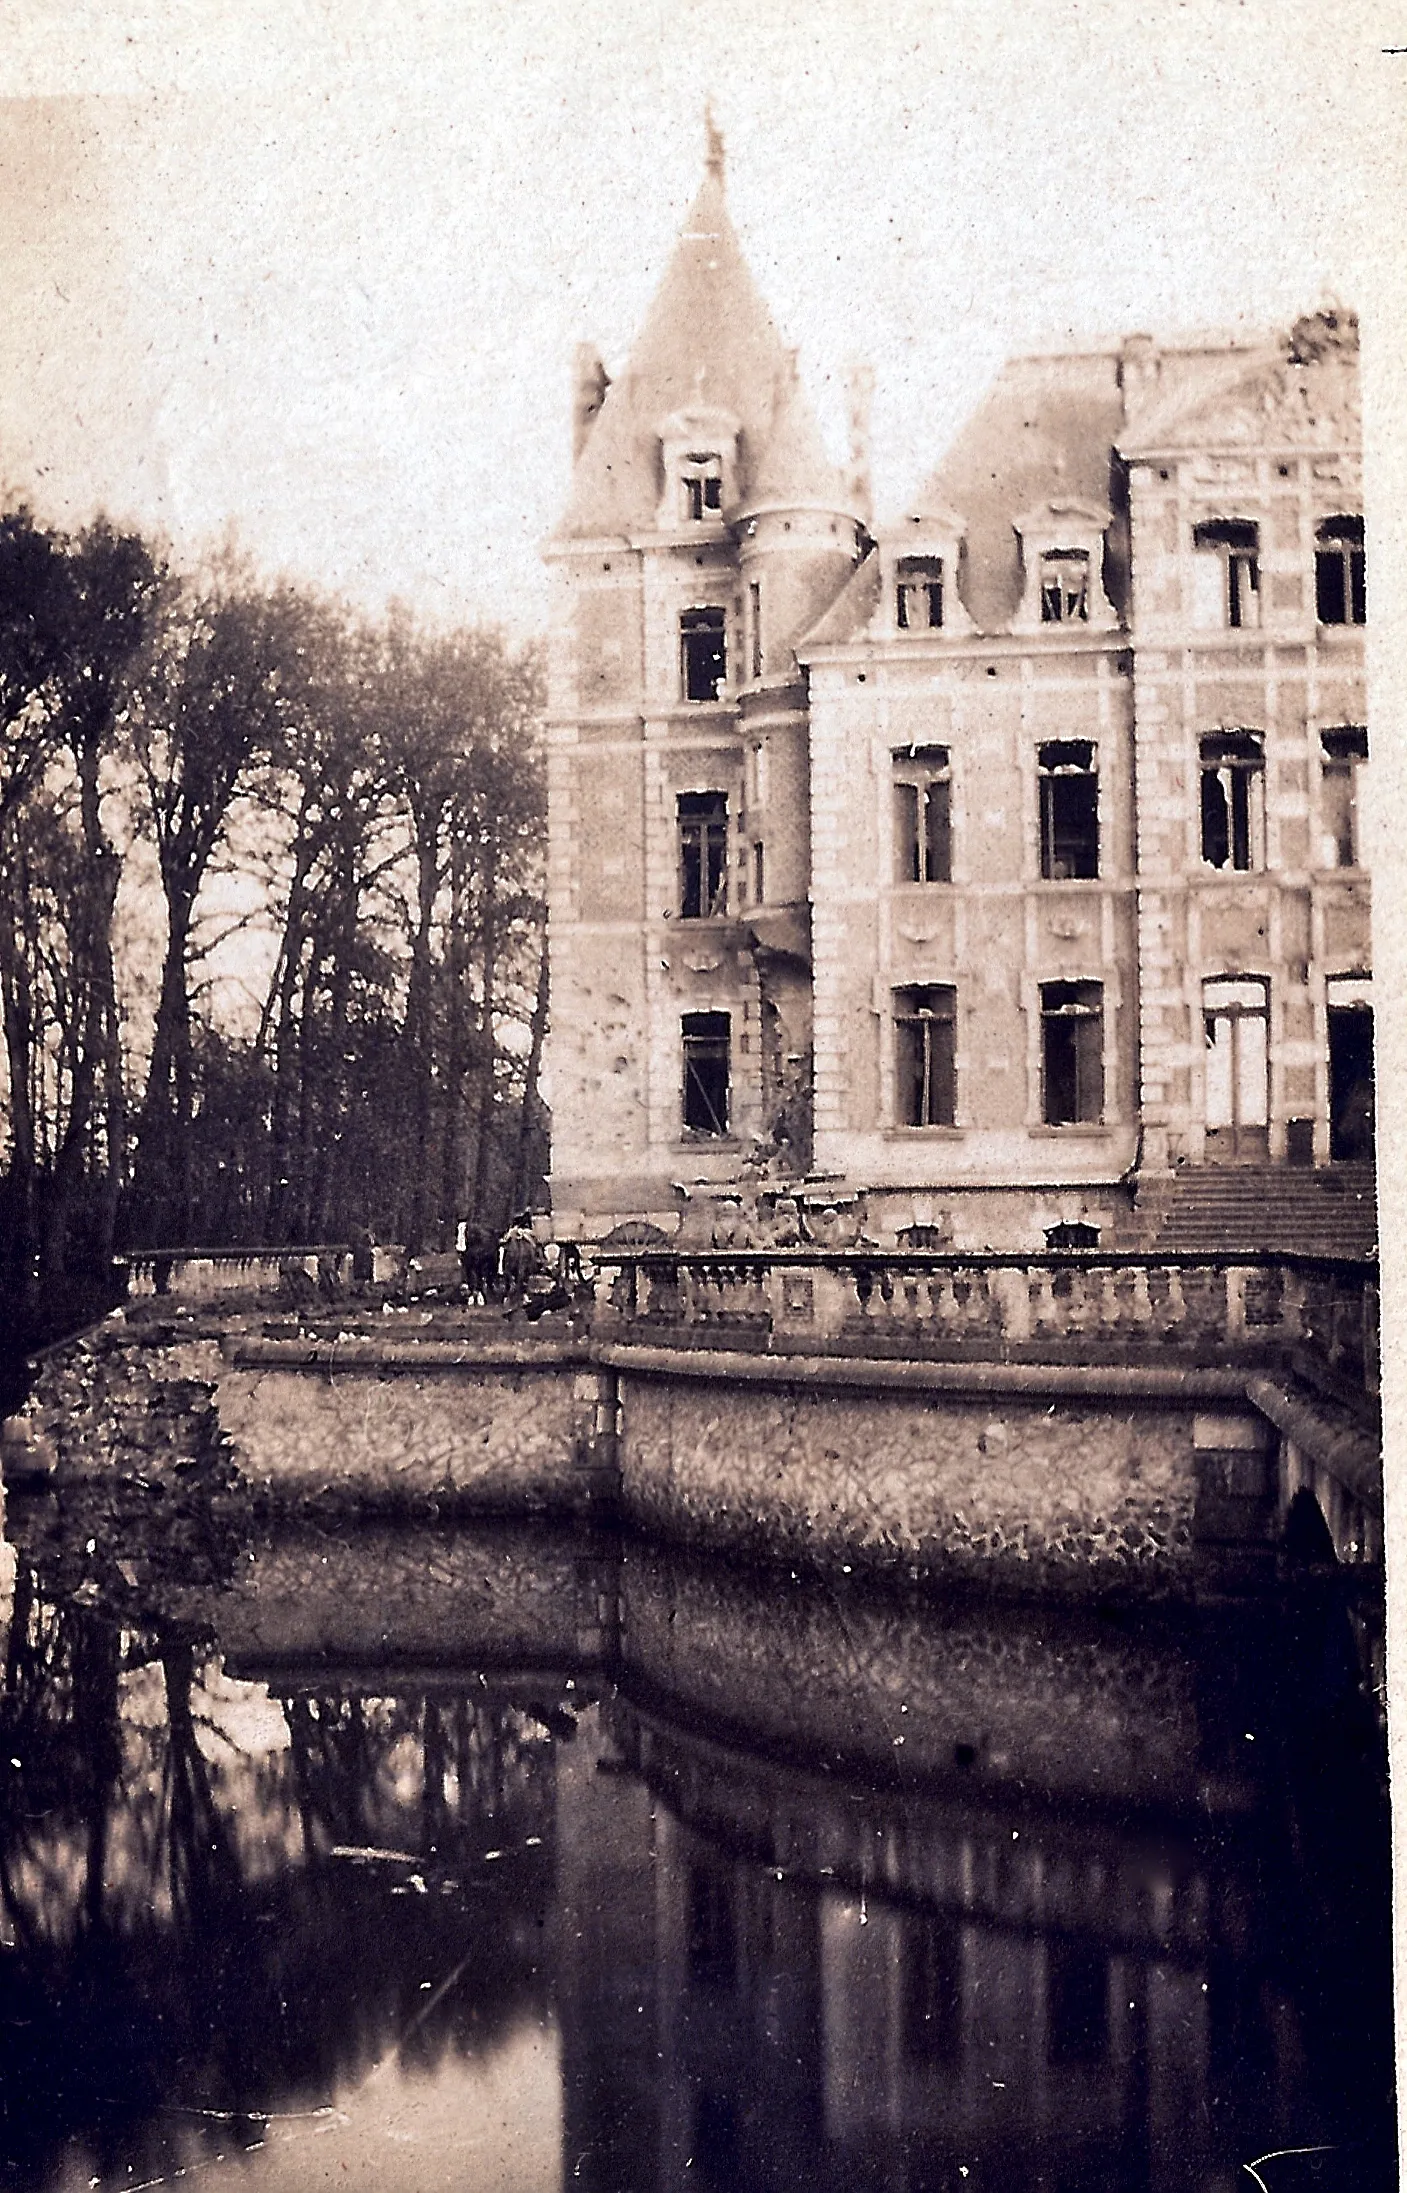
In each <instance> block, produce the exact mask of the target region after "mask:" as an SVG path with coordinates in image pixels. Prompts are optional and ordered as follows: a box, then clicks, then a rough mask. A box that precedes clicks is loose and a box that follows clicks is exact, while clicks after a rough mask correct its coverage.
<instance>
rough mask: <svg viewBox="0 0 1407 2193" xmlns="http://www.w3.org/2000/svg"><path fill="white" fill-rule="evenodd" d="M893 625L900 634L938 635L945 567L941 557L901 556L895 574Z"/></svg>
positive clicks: (941, 619)
mask: <svg viewBox="0 0 1407 2193" xmlns="http://www.w3.org/2000/svg"><path fill="white" fill-rule="evenodd" d="M895 577H896V582H897V583H896V587H895V598H894V621H895V623H896V624H897V625H898V627H899V630H900V631H901V632H938V631H941V629H942V625H943V564H942V559H941V557H938V556H901V557H900V558H899V564H898V569H897V572H896V574H895Z"/></svg>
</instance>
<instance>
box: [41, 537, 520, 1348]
mask: <svg viewBox="0 0 1407 2193" xmlns="http://www.w3.org/2000/svg"><path fill="white" fill-rule="evenodd" d="M540 706H541V673H540V667H539V663H538V660H537V656H536V654H535V652H534V651H533V650H532V649H526V650H523V651H514V650H513V649H512V648H510V647H509V646H508V645H507V644H506V642H505V641H504V639H503V637H502V635H501V634H499V633H498V632H496V631H493V630H489V629H482V628H473V629H466V630H460V631H455V632H449V633H441V632H437V631H436V632H431V631H427V630H425V629H423V628H421V627H419V626H417V625H416V624H415V623H414V622H413V621H412V620H411V619H410V618H409V617H408V616H406V615H403V614H400V613H394V612H393V613H392V614H391V615H390V616H389V617H387V618H386V619H384V620H381V621H370V620H367V619H365V618H359V617H357V616H355V615H354V614H353V613H352V612H351V611H349V610H348V609H347V608H346V607H345V606H343V605H341V604H339V603H336V602H333V601H329V600H327V599H323V598H320V597H318V596H315V595H313V594H310V593H307V592H303V591H298V590H295V589H294V588H292V587H288V586H268V585H264V584H261V583H258V582H256V581H254V580H252V579H251V578H250V576H249V575H248V573H247V572H243V571H241V570H239V569H236V568H234V567H232V566H224V567H219V568H215V569H212V570H211V571H210V572H208V573H207V574H206V575H205V576H203V577H202V578H201V579H199V580H192V579H189V578H182V577H179V576H177V575H176V574H175V573H173V572H172V571H171V570H170V569H169V568H168V567H167V566H166V565H165V564H164V562H163V560H162V558H161V556H160V555H159V554H158V553H157V551H156V550H155V549H154V548H153V547H152V546H151V545H150V544H149V543H148V542H146V541H144V540H143V539H141V538H140V537H138V536H136V535H134V534H131V533H125V532H122V531H119V530H117V529H115V528H114V527H112V526H110V525H109V524H107V523H106V522H104V521H99V522H98V523H97V524H95V525H93V526H91V527H90V528H89V529H88V530H87V531H85V532H82V533H79V534H75V535H65V534H60V533H57V532H55V531H52V530H47V529H45V528H43V527H41V526H39V525H37V524H36V523H35V522H34V521H33V519H32V518H31V517H30V515H29V514H28V513H26V512H23V511H21V512H17V513H11V514H10V515H8V516H6V517H4V518H3V519H0V1005H3V1017H4V1061H3V1068H0V1107H3V1110H0V1118H3V1127H4V1137H3V1167H4V1171H3V1179H0V1287H2V1288H3V1294H4V1297H5V1298H6V1300H7V1301H8V1303H9V1304H10V1305H11V1307H13V1305H14V1304H15V1303H16V1302H25V1301H33V1300H34V1299H35V1298H36V1297H37V1296H42V1295H43V1294H44V1293H45V1291H46V1290H48V1291H52V1290H54V1289H55V1288H61V1286H62V1284H63V1281H64V1279H65V1275H72V1274H73V1273H74V1272H76V1271H84V1272H88V1273H95V1272H101V1271H103V1270H104V1269H106V1268H107V1266H108V1263H109V1260H110V1258H111V1256H112V1254H113V1253H114V1251H115V1250H121V1249H124V1248H131V1249H136V1248H158V1247H168V1246H176V1245H181V1244H203V1245H211V1246H231V1247H235V1246H244V1245H253V1244H268V1245H276V1244H279V1243H282V1242H293V1241H316V1240H345V1239H347V1238H348V1237H349V1236H351V1235H353V1234H359V1233H360V1232H361V1231H362V1230H363V1229H367V1228H369V1229H370V1230H371V1231H372V1232H373V1233H374V1234H375V1235H376V1237H377V1238H379V1239H382V1240H396V1241H404V1242H406V1243H407V1244H408V1245H409V1246H410V1247H411V1248H412V1249H414V1248H418V1247H422V1246H426V1245H434V1244H435V1243H437V1242H443V1241H445V1240H446V1238H447V1237H449V1236H450V1235H451V1233H452V1229H453V1227H454V1225H455V1223H456V1222H457V1221H458V1220H459V1219H461V1218H467V1219H469V1220H470V1221H471V1222H473V1223H477V1224H484V1225H498V1224H501V1223H502V1222H503V1220H504V1219H505V1218H506V1217H507V1216H508V1215H509V1213H510V1210H511V1207H512V1206H513V1205H514V1204H515V1203H518V1202H521V1201H525V1200H527V1199H529V1198H530V1197H531V1196H532V1195H533V1194H534V1192H535V1191H536V1189H537V1188H538V1186H539V1184H540V1181H541V1176H542V1172H543V1168H544V1165H545V1149H546V1136H545V1122H544V1118H543V1113H542V1108H541V1105H540V1103H539V1100H538V1096H537V1074H538V1063H539V1059H540V1055H541V1047H542V1038H543V1033H544V1028H545V1022H546V1012H547V988H546V959H545V952H544V943H543V932H544V909H543V902H542V891H543V841H544V789H543V769H542V756H541V750H540V738H539V711H540Z"/></svg>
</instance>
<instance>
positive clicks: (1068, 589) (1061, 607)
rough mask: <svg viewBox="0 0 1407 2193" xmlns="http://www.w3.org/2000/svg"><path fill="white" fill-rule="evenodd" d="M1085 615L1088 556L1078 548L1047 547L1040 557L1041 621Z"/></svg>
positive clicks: (1076, 620)
mask: <svg viewBox="0 0 1407 2193" xmlns="http://www.w3.org/2000/svg"><path fill="white" fill-rule="evenodd" d="M1088 618H1089V557H1088V556H1087V555H1086V553H1085V551H1084V549H1082V548H1048V549H1047V550H1046V552H1045V554H1044V555H1043V556H1042V557H1041V623H1042V624H1084V623H1086V622H1087V620H1088Z"/></svg>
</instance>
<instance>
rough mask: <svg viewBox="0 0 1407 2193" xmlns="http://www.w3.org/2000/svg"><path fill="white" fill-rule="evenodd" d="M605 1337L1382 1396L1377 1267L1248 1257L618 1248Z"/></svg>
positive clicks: (605, 1302)
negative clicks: (1199, 1371)
mask: <svg viewBox="0 0 1407 2193" xmlns="http://www.w3.org/2000/svg"><path fill="white" fill-rule="evenodd" d="M600 1261H601V1263H602V1265H603V1266H605V1267H606V1269H607V1272H608V1274H609V1278H608V1281H607V1282H606V1283H603V1284H602V1285H601V1286H600V1288H599V1289H598V1302H597V1328H596V1329H597V1331H598V1333H599V1334H600V1335H601V1336H602V1337H603V1338H606V1337H610V1338H612V1339H615V1340H617V1341H623V1340H628V1339H638V1340H640V1341H642V1342H644V1341H647V1340H648V1341H650V1342H651V1343H653V1344H659V1343H661V1342H667V1343H668V1344H672V1345H677V1346H683V1347H714V1348H729V1349H744V1350H749V1351H761V1352H765V1353H769V1354H770V1353H787V1352H795V1353H801V1354H808V1353H809V1354H815V1353H823V1354H825V1353H840V1354H854V1355H872V1356H919V1357H924V1358H929V1359H932V1360H945V1359H946V1360H955V1359H960V1358H964V1357H966V1358H969V1359H977V1360H981V1359H987V1360H996V1361H1018V1360H1022V1359H1025V1360H1045V1361H1052V1362H1058V1361H1074V1362H1090V1361H1106V1362H1107V1361H1137V1360H1140V1359H1142V1360H1154V1361H1156V1360H1162V1359H1165V1358H1166V1356H1167V1354H1168V1352H1169V1351H1172V1352H1173V1353H1174V1354H1175V1355H1176V1356H1177V1357H1178V1358H1180V1359H1181V1360H1184V1361H1186V1360H1189V1359H1190V1360H1192V1361H1196V1362H1204V1363H1210V1362H1226V1361H1235V1362H1245V1361H1248V1360H1249V1361H1281V1360H1284V1359H1286V1358H1287V1357H1288V1356H1289V1355H1290V1354H1292V1353H1293V1352H1294V1351H1296V1350H1302V1351H1304V1350H1307V1351H1310V1352H1312V1353H1313V1354H1314V1356H1315V1357H1316V1358H1317V1359H1318V1360H1319V1361H1320V1362H1322V1363H1323V1364H1325V1365H1327V1366H1329V1367H1330V1368H1332V1369H1334V1370H1336V1371H1339V1372H1341V1373H1342V1374H1343V1375H1344V1376H1345V1377H1346V1378H1348V1379H1350V1380H1351V1381H1352V1382H1353V1383H1354V1384H1355V1385H1366V1386H1367V1387H1368V1388H1369V1389H1370V1390H1373V1391H1375V1390H1376V1387H1377V1318H1378V1287H1377V1266H1376V1264H1375V1263H1370V1262H1368V1261H1366V1260H1357V1259H1350V1258H1339V1257H1310V1256H1295V1255H1279V1254H1272V1253H1268V1252H1247V1251H1239V1252H1235V1253H1229V1254H1226V1255H1205V1254H1200V1253H1183V1254H1177V1253H1175V1252H1166V1251H1165V1252H1139V1253H1128V1252H1125V1253H1121V1254H1119V1255H1118V1256H1111V1255H1110V1254H1108V1253H1107V1252H1106V1253H1102V1254H1101V1253H1100V1252H1099V1251H1064V1250H1062V1251H1047V1252H1044V1253H1016V1252H1013V1253H1004V1252H1000V1251H991V1252H985V1251H984V1252H976V1251H974V1252H956V1251H949V1250H911V1251H907V1252H904V1251H901V1252H889V1251H882V1250H864V1251H862V1250H821V1249H812V1248H800V1249H792V1250H775V1249H760V1250H735V1251H729V1252H726V1253H722V1254H720V1253H719V1252H718V1251H716V1250H713V1251H709V1250H681V1251H680V1252H679V1253H677V1254H674V1255H671V1254H669V1253H667V1252H665V1251H661V1250H646V1251H637V1250H629V1251H627V1250H620V1251H616V1252H614V1253H610V1252H607V1253H603V1254H602V1256H601V1259H600Z"/></svg>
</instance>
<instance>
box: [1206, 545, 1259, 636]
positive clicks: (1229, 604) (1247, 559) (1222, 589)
mask: <svg viewBox="0 0 1407 2193" xmlns="http://www.w3.org/2000/svg"><path fill="white" fill-rule="evenodd" d="M1192 541H1193V545H1194V547H1195V548H1196V549H1197V551H1198V557H1197V565H1196V573H1197V592H1196V611H1197V622H1198V623H1199V624H1203V625H1218V624H1220V625H1230V626H1231V627H1232V628H1233V629H1234V630H1238V631H1253V630H1254V629H1255V627H1256V626H1257V625H1258V624H1259V623H1260V527H1259V526H1258V525H1255V524H1253V523H1252V521H1251V520H1250V519H1249V518H1207V519H1205V520H1204V521H1203V522H1202V524H1200V525H1196V526H1194V527H1193V528H1192Z"/></svg>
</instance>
